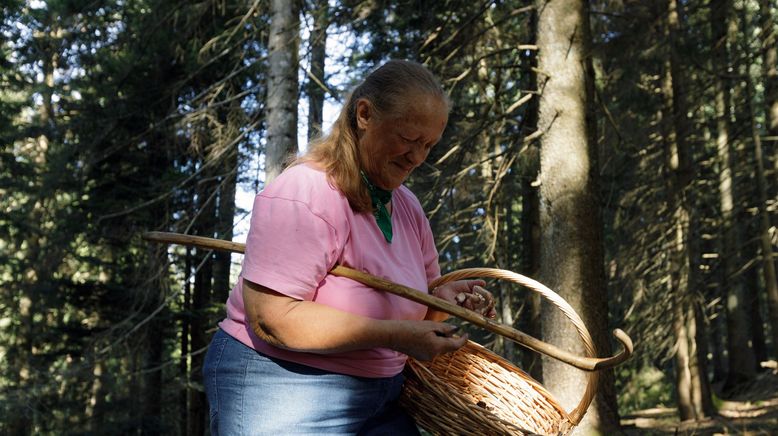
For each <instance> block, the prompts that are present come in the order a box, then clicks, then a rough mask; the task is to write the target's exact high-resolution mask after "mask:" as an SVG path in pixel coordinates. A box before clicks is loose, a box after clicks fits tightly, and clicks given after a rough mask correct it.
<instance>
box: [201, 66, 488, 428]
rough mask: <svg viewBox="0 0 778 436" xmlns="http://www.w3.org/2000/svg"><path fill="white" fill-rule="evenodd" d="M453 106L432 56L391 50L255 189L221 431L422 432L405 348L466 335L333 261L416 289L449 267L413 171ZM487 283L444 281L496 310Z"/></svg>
mask: <svg viewBox="0 0 778 436" xmlns="http://www.w3.org/2000/svg"><path fill="white" fill-rule="evenodd" d="M448 112H449V101H448V98H447V96H446V95H445V93H444V92H443V90H442V88H441V87H440V84H439V83H438V82H437V80H436V79H435V78H434V77H433V76H432V74H431V73H430V72H429V71H428V70H427V69H425V68H424V67H423V66H421V65H419V64H416V63H413V62H408V61H390V62H388V63H386V64H384V65H383V66H381V67H380V68H378V69H377V70H375V71H374V72H373V73H371V74H370V75H369V76H368V77H367V78H366V79H365V80H364V82H363V83H362V84H360V85H359V86H358V87H357V88H356V89H354V91H353V92H352V94H351V95H350V96H349V99H348V101H347V103H346V105H345V106H344V107H343V109H342V110H341V113H340V116H339V118H338V120H337V121H336V123H335V125H334V127H333V128H332V132H331V133H330V134H329V135H327V136H326V137H324V138H323V139H321V140H319V141H317V142H315V143H313V144H311V147H310V151H309V152H308V153H307V154H306V155H305V156H303V157H302V158H300V159H298V160H297V161H296V162H295V164H293V165H292V166H290V167H289V168H287V170H286V171H284V172H283V173H282V174H281V175H280V176H279V177H278V178H277V179H276V180H275V181H273V182H272V183H271V184H269V185H268V186H267V187H266V189H265V190H263V191H262V193H260V194H259V195H258V196H257V197H256V199H255V202H254V209H253V212H252V218H251V227H250V230H249V234H248V238H247V242H246V253H245V257H244V260H243V268H242V272H241V276H240V278H239V279H238V283H237V284H236V286H235V288H234V289H233V290H232V292H231V294H230V297H229V299H228V301H227V318H226V319H225V320H224V321H222V322H221V323H220V324H219V327H220V329H219V331H218V332H217V333H216V335H215V336H214V339H213V341H212V343H211V345H210V347H209V350H208V354H207V356H206V360H205V365H204V376H205V389H206V393H207V395H208V401H209V403H210V407H211V430H212V433H213V434H215V435H216V434H300V433H307V434H325V433H339V434H391V435H401V434H418V431H417V429H416V426H415V423H414V422H413V420H412V419H411V418H410V417H409V416H408V415H407V414H406V413H405V412H404V411H402V410H401V409H399V408H398V407H397V404H396V400H397V397H398V395H399V393H400V389H401V387H402V382H403V378H402V374H401V372H402V369H403V366H404V364H405V360H406V357H407V356H411V357H414V358H416V359H420V360H428V359H431V358H433V357H434V356H436V355H438V354H440V353H447V352H451V351H454V350H456V349H458V348H459V347H461V346H462V345H464V344H465V342H466V341H467V336H466V335H463V336H461V337H458V336H454V335H453V334H454V332H455V331H456V328H455V327H454V326H452V325H450V324H446V323H442V322H441V321H443V320H444V319H445V318H446V317H447V315H446V314H444V313H441V312H437V311H433V310H429V309H427V308H426V307H425V306H423V305H421V304H418V303H415V302H412V301H410V300H406V299H403V298H402V297H398V296H394V295H391V294H388V293H385V292H381V291H378V290H375V289H371V288H369V287H367V286H365V285H362V284H360V283H357V282H355V281H353V280H350V279H346V278H342V277H337V276H333V275H330V274H328V271H329V270H330V269H331V268H332V267H333V266H335V265H336V264H340V265H343V266H347V267H350V268H353V269H357V270H360V271H364V272H367V273H370V274H373V275H376V276H380V277H384V278H386V279H388V280H391V281H394V282H396V283H401V284H403V285H406V286H409V287H412V288H416V289H427V283H429V282H430V281H431V280H433V279H435V278H437V277H439V276H440V267H439V266H438V260H437V259H438V253H437V250H436V249H435V245H434V241H433V237H432V232H431V230H430V226H429V222H428V221H427V219H426V217H425V215H424V213H423V211H422V208H421V205H420V204H419V202H418V200H417V199H416V197H414V195H413V194H412V193H411V192H410V191H409V190H408V189H407V188H406V187H404V186H403V185H402V184H403V182H404V181H405V180H406V178H407V177H408V175H409V174H410V173H411V171H413V169H414V168H416V167H418V166H419V165H421V163H422V162H424V159H425V158H426V157H427V155H428V154H429V152H430V149H431V148H432V147H433V146H434V145H435V144H436V143H437V142H438V141H439V140H440V138H441V135H442V134H443V130H444V128H445V126H446V122H447V120H448ZM483 285H484V283H483V282H482V281H480V280H463V281H458V282H453V283H449V284H446V285H443V286H441V287H439V288H437V289H435V290H433V294H434V295H436V296H438V297H440V298H443V299H446V300H448V301H450V302H453V303H458V304H460V305H463V306H465V307H468V308H470V309H476V310H479V311H480V312H481V313H483V314H486V315H488V316H494V303H493V299H492V296H491V294H489V293H488V292H486V291H483V290H482V288H480V286H483Z"/></svg>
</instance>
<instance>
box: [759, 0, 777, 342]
mask: <svg viewBox="0 0 778 436" xmlns="http://www.w3.org/2000/svg"><path fill="white" fill-rule="evenodd" d="M771 3H773V4H774V2H771V1H770V0H760V2H759V6H760V20H759V21H760V23H759V27H760V30H761V31H760V33H759V36H760V39H761V42H762V50H764V51H763V52H762V77H763V79H762V80H763V81H764V102H765V124H766V126H767V137H768V138H770V139H767V140H765V144H764V147H765V149H767V150H772V151H773V154H772V156H765V157H766V159H767V161H768V162H769V160H770V159H772V161H773V165H772V172H773V176H772V178H770V179H769V180H771V181H772V182H771V187H772V189H770V190H769V191H770V192H771V195H770V198H773V199H774V198H776V192H777V191H778V182H777V181H776V179H778V38H777V37H776V36H778V33H776V30H775V17H773V13H772V9H771ZM776 355H778V351H776Z"/></svg>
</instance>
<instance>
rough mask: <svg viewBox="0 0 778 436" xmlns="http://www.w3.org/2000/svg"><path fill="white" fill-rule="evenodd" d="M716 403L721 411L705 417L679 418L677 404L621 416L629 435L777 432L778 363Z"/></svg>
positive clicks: (772, 433)
mask: <svg viewBox="0 0 778 436" xmlns="http://www.w3.org/2000/svg"><path fill="white" fill-rule="evenodd" d="M767 363H768V364H769V367H768V370H767V371H765V372H763V373H761V374H759V376H758V377H757V379H756V380H755V381H754V382H752V383H749V384H748V386H742V387H741V388H740V389H738V390H737V393H735V394H733V395H731V396H730V397H729V398H727V399H725V400H720V402H719V403H718V404H717V406H718V413H719V415H718V416H716V417H713V418H711V419H707V420H705V421H686V422H680V421H679V420H678V411H677V409H675V408H654V409H646V410H641V411H639V412H636V413H633V414H631V415H628V416H624V417H622V421H621V422H622V426H623V428H624V430H625V432H626V434H627V435H630V436H632V435H667V434H673V435H704V436H708V435H735V434H736V435H778V363H777V362H775V361H772V362H767Z"/></svg>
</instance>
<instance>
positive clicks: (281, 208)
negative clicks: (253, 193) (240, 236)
mask: <svg viewBox="0 0 778 436" xmlns="http://www.w3.org/2000/svg"><path fill="white" fill-rule="evenodd" d="M341 250H342V243H341V242H339V239H338V234H337V231H336V229H335V228H334V227H333V226H332V225H331V224H330V223H329V222H328V221H327V220H326V219H325V218H324V217H322V216H321V215H320V214H317V213H314V212H313V211H312V210H311V208H310V205H309V204H306V203H305V202H303V201H299V200H296V199H288V198H279V197H272V196H265V195H263V194H260V195H258V196H257V197H256V198H255V200H254V208H253V211H252V214H251V224H250V227H249V233H248V236H247V239H246V252H245V255H244V257H243V271H242V276H243V278H245V279H246V280H249V281H251V282H254V283H257V284H260V285H263V286H266V287H268V288H270V289H272V290H274V291H276V292H279V293H281V294H284V295H287V296H290V297H292V298H295V299H299V300H312V299H313V298H314V295H315V293H316V289H317V287H318V285H319V283H320V282H321V281H322V280H323V279H324V277H325V276H326V275H327V272H328V271H329V270H330V269H331V268H332V267H333V266H334V265H335V263H336V262H337V258H338V254H339V253H340V251H341Z"/></svg>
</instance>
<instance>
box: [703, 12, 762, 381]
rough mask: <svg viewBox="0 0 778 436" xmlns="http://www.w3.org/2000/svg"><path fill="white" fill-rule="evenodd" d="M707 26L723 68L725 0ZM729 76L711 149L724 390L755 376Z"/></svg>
mask: <svg viewBox="0 0 778 436" xmlns="http://www.w3.org/2000/svg"><path fill="white" fill-rule="evenodd" d="M710 8H711V26H712V32H713V44H714V46H713V54H714V59H713V61H712V65H711V67H712V68H714V67H715V68H716V69H718V70H719V71H722V72H723V73H726V72H727V71H729V66H730V61H729V47H730V46H732V45H734V44H736V43H735V41H736V40H735V38H736V37H737V34H736V32H737V21H736V20H735V16H734V13H733V12H734V11H733V10H732V7H731V3H730V2H729V1H728V0H718V1H716V2H714V3H712V4H711V6H710ZM731 87H732V84H731V80H730V79H728V78H727V77H726V76H725V75H724V74H719V75H718V76H717V77H716V79H715V90H716V100H715V109H716V130H717V136H716V150H717V155H718V167H719V171H718V176H719V199H720V210H721V243H720V246H721V253H720V259H721V269H722V271H721V274H720V277H721V288H722V289H721V291H722V293H723V295H724V307H725V308H726V313H727V356H728V360H729V372H728V374H727V379H726V383H725V386H724V391H728V390H730V389H732V388H734V387H735V386H737V385H739V384H741V383H745V382H748V381H750V380H752V379H753V378H754V377H755V376H756V369H757V363H756V358H755V357H754V350H753V347H752V346H751V341H750V340H749V339H750V334H749V333H750V331H751V330H750V325H749V313H750V308H749V306H750V303H751V301H750V300H749V298H748V295H747V292H746V288H745V286H744V282H743V278H742V275H738V274H736V273H737V271H738V269H739V268H740V265H741V264H742V262H743V260H742V257H741V256H740V253H741V252H742V251H741V247H742V245H743V243H742V240H741V237H740V227H739V226H738V225H736V222H735V217H736V216H737V211H736V210H735V204H736V203H735V198H737V189H738V187H737V186H736V185H735V172H734V171H735V165H734V163H735V151H734V148H733V142H734V141H732V140H730V134H729V131H730V119H731V113H730V92H729V90H730V88H731Z"/></svg>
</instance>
